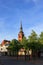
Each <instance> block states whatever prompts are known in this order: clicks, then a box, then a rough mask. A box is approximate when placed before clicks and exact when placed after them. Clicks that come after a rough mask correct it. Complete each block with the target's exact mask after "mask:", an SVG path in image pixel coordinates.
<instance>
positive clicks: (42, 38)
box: [39, 32, 43, 44]
mask: <svg viewBox="0 0 43 65" xmlns="http://www.w3.org/2000/svg"><path fill="white" fill-rule="evenodd" d="M39 41H40V43H41V44H43V32H41V34H40V37H39Z"/></svg>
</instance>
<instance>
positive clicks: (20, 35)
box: [18, 23, 24, 41]
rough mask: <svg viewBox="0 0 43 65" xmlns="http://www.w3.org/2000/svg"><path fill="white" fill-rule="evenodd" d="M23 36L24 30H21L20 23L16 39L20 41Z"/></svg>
mask: <svg viewBox="0 0 43 65" xmlns="http://www.w3.org/2000/svg"><path fill="white" fill-rule="evenodd" d="M23 37H24V32H23V28H22V23H21V26H20V32H19V34H18V41H22V39H23Z"/></svg>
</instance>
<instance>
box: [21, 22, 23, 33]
mask: <svg viewBox="0 0 43 65" xmlns="http://www.w3.org/2000/svg"><path fill="white" fill-rule="evenodd" d="M20 32H23V28H22V21H21V26H20Z"/></svg>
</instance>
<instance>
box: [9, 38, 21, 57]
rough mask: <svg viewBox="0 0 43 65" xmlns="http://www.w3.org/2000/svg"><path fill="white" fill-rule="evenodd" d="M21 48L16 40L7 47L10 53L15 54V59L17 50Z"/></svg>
mask: <svg viewBox="0 0 43 65" xmlns="http://www.w3.org/2000/svg"><path fill="white" fill-rule="evenodd" d="M20 48H21V44H20V43H19V41H18V40H16V39H13V40H12V41H11V43H10V45H9V47H8V49H9V50H10V51H11V52H13V53H14V52H15V54H17V58H18V51H19V49H20Z"/></svg>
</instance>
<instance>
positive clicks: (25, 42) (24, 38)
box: [21, 37, 28, 60]
mask: <svg viewBox="0 0 43 65" xmlns="http://www.w3.org/2000/svg"><path fill="white" fill-rule="evenodd" d="M21 44H22V48H24V49H25V51H24V52H25V60H26V50H27V49H28V40H27V39H26V37H23V39H22V42H21Z"/></svg>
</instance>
